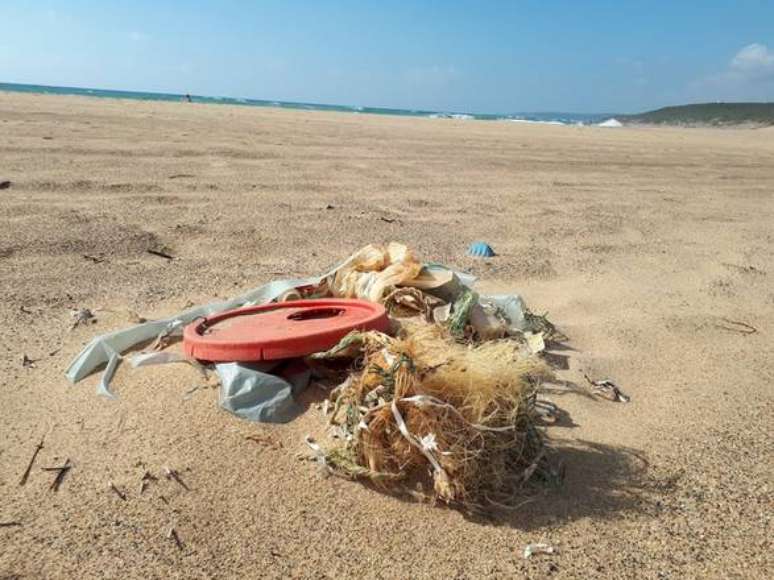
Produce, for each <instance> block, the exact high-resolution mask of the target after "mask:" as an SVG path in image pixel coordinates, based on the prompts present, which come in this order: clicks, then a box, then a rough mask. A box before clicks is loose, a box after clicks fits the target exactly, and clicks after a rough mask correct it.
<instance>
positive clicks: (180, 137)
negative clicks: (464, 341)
mask: <svg viewBox="0 0 774 580" xmlns="http://www.w3.org/2000/svg"><path fill="white" fill-rule="evenodd" d="M0 135H1V137H2V138H1V139H0V155H1V156H0V181H1V180H4V179H8V180H11V182H12V184H11V187H10V188H8V189H4V190H0V281H1V282H2V290H3V300H2V303H1V304H0V316H1V317H2V320H3V324H2V326H0V345H2V347H0V348H2V349H3V356H2V359H0V409H2V411H1V412H2V421H0V498H1V499H0V523H10V522H18V523H19V524H20V525H18V526H4V527H0V577H2V578H16V577H24V578H41V577H43V578H55V577H60V578H61V577H83V578H89V577H122V578H158V577H174V578H178V577H179V578H212V577H221V578H223V577H287V576H293V577H315V578H320V577H361V576H362V577H384V578H409V577H410V578H423V577H447V578H448V577H460V578H472V577H498V578H509V577H530V578H541V577H549V576H550V577H552V578H553V577H556V578H590V577H595V578H607V577H609V578H635V577H638V578H639V577H644V578H764V577H765V576H766V570H767V569H770V568H771V567H772V558H771V541H770V538H771V536H772V525H771V513H772V509H771V508H772V481H771V474H772V472H773V471H774V470H773V469H772V467H773V466H772V436H771V425H772V387H771V385H772V380H774V347H773V346H772V345H773V344H774V341H773V340H772V339H773V338H774V337H773V333H772V327H773V326H774V290H772V288H773V287H774V286H772V276H774V228H772V225H774V199H773V197H774V138H772V137H773V136H774V134H772V133H771V131H766V130H759V131H755V130H731V129H725V130H710V129H691V130H689V129H666V128H659V129H644V128H642V129H640V128H624V129H616V130H612V129H604V128H582V127H556V126H536V125H524V124H516V123H497V122H472V121H459V120H445V119H423V118H398V117H377V116H367V115H355V114H337V113H328V112H311V111H310V112H305V111H281V110H273V109H258V108H248V107H242V108H240V107H231V106H215V105H197V104H184V103H149V102H146V103H144V102H131V101H117V100H116V101H114V100H100V99H88V98H81V97H69V96H68V97H65V96H33V95H14V94H8V93H5V94H0ZM385 218H386V219H387V220H394V221H385ZM392 239H394V240H400V241H403V242H405V243H408V244H410V245H411V246H413V247H415V248H416V249H417V251H418V252H419V253H420V254H421V255H422V256H423V257H424V258H425V259H427V260H434V261H438V262H442V263H446V264H449V265H452V266H456V267H459V268H464V269H469V270H471V271H472V272H474V273H476V274H477V275H479V276H480V277H481V278H482V280H484V288H485V289H488V290H516V291H519V292H521V293H522V294H523V296H524V297H525V298H526V300H527V302H528V303H529V304H530V306H531V307H532V308H533V309H534V310H536V311H545V310H547V311H549V312H550V317H551V319H552V320H553V321H555V322H556V324H557V325H559V327H560V328H561V329H562V330H563V331H564V332H565V333H566V334H567V335H568V336H569V337H570V341H569V343H568V344H567V348H566V349H565V350H562V351H555V352H553V353H552V354H551V358H552V360H553V362H554V363H555V364H557V365H558V366H560V367H563V370H561V371H560V374H561V376H562V379H563V380H565V381H568V382H569V383H571V384H575V385H577V386H578V389H577V390H578V391H579V392H578V393H573V392H570V393H564V394H553V395H550V396H551V398H552V399H553V400H554V401H555V402H556V403H557V404H559V405H560V407H561V408H562V410H563V418H562V420H561V421H560V423H559V424H558V425H557V426H554V427H551V428H549V430H548V433H549V436H550V437H551V440H552V446H553V447H554V448H556V449H557V454H558V455H559V456H560V457H561V458H563V460H564V462H565V465H566V478H565V482H564V485H563V486H562V487H561V488H559V489H550V488H546V489H545V490H544V491H543V492H541V493H540V494H538V495H537V496H535V497H533V498H532V499H533V501H532V502H531V503H528V504H526V505H525V506H524V507H523V508H522V509H521V510H520V511H518V512H516V513H513V514H507V513H504V514H499V515H498V516H497V517H495V518H493V519H480V518H474V517H470V516H466V515H465V514H462V513H460V512H458V511H455V510H450V509H446V508H442V507H433V506H429V505H424V504H418V503H412V502H407V501H402V500H400V499H396V498H393V497H388V496H385V495H383V494H380V493H378V492H376V491H374V490H371V489H368V488H366V487H364V486H362V485H360V484H358V483H353V482H348V481H344V480H341V479H337V478H325V477H324V476H323V475H321V474H320V473H319V472H318V471H317V469H316V468H315V467H314V465H312V464H311V463H308V462H306V461H300V460H299V459H298V458H297V457H296V455H297V454H298V453H299V452H301V453H304V452H305V451H304V449H305V448H304V445H303V436H304V435H305V434H306V433H313V432H316V430H319V429H320V423H321V416H320V412H319V411H318V410H316V409H315V407H314V405H313V404H310V405H309V407H308V410H307V411H306V412H305V413H304V415H302V416H301V417H299V418H298V419H296V420H295V421H293V422H292V423H289V424H286V425H259V424H251V423H247V422H244V421H241V420H239V419H237V418H236V417H234V416H231V415H229V414H228V413H226V412H225V411H221V410H220V409H219V408H218V406H217V404H216V400H217V393H216V391H215V390H214V389H212V388H202V389H198V390H196V391H194V392H193V393H190V394H189V395H188V397H187V398H185V397H184V396H185V395H186V393H187V392H189V391H190V390H191V389H192V388H193V387H195V386H197V385H199V384H201V381H200V379H199V377H198V375H197V373H196V372H195V371H194V370H193V369H191V368H188V367H185V366H179V365H168V366H165V367H164V366H162V367H153V368H147V369H138V370H134V371H132V370H131V369H129V368H125V367H122V368H121V369H120V370H119V373H118V375H117V377H116V380H115V383H114V386H115V389H116V392H117V393H118V394H119V397H120V398H119V399H118V400H117V401H110V400H107V399H105V398H101V397H98V396H96V395H95V388H96V383H97V377H96V376H92V377H90V378H88V379H87V380H85V381H83V382H82V383H79V384H78V385H75V386H72V385H69V384H68V383H67V382H66V381H65V378H64V376H63V372H64V369H65V368H66V366H67V364H68V362H69V361H70V360H71V358H72V357H73V356H74V355H75V354H76V353H77V352H78V351H79V350H80V349H81V347H82V346H83V345H84V344H85V343H86V342H87V341H88V340H89V339H90V338H91V337H92V336H93V335H95V334H97V333H104V332H106V331H109V330H112V329H118V328H122V327H125V326H127V325H129V324H130V323H131V322H133V320H134V318H135V317H136V316H138V315H139V316H143V317H158V316H162V315H167V314H172V313H174V312H177V311H179V310H181V309H182V308H183V307H184V306H185V305H186V304H190V303H200V302H204V301H209V300H212V299H213V298H215V297H228V296H233V295H236V294H238V293H241V292H242V291H244V290H247V289H249V288H253V287H255V286H258V285H260V284H262V283H264V282H266V281H269V280H271V279H276V278H280V277H289V276H296V275H310V274H316V273H319V272H322V271H324V270H325V269H326V268H327V267H329V266H331V265H333V264H335V263H336V262H337V261H338V260H340V259H341V258H343V257H345V256H346V255H348V254H349V253H350V252H351V251H353V250H354V249H357V248H359V247H360V246H362V245H365V244H366V243H369V242H379V241H387V240H392ZM475 239H484V240H486V241H488V242H489V243H491V244H492V246H493V247H494V248H495V249H496V250H497V252H498V253H499V256H498V257H496V258H494V259H491V260H488V261H476V260H473V259H470V258H466V257H465V256H464V250H465V247H466V245H467V244H468V243H469V242H470V241H472V240H475ZM148 249H156V250H162V251H167V252H169V253H170V254H172V255H174V256H176V259H175V260H173V261H168V260H165V259H163V258H159V257H157V256H154V255H151V254H148V253H147V250H148ZM84 256H90V257H91V258H94V259H90V258H86V257H84ZM73 308H90V309H92V310H93V311H94V312H95V313H96V315H97V322H96V324H93V325H89V326H82V327H78V328H76V329H74V330H72V331H71V330H69V329H70V326H71V322H72V319H71V317H70V310H71V309H73ZM723 319H730V320H735V321H742V322H745V323H747V324H750V325H752V326H754V327H755V328H756V329H757V332H756V333H754V334H749V335H746V334H742V333H740V332H735V331H733V330H729V329H728V328H727V327H728V323H725V322H724V321H723ZM23 355H27V356H28V357H29V358H30V359H33V360H35V361H36V362H35V363H34V365H35V366H34V368H24V367H23V365H22V357H23ZM583 372H586V373H588V374H589V375H591V376H594V377H599V378H601V377H607V376H609V377H612V378H614V379H615V380H616V381H617V382H618V384H619V385H620V386H621V388H622V389H623V390H624V392H626V393H627V394H628V395H630V396H631V397H632V402H631V403H630V404H628V405H627V404H620V403H612V402H608V401H604V400H599V399H592V398H589V397H588V396H584V394H583V392H584V390H585V387H584V380H583V374H582V373H583ZM307 402H309V401H307ZM44 434H45V435H46V439H45V446H44V448H43V450H42V451H41V452H40V454H39V456H38V460H37V462H36V466H35V467H34V469H33V471H32V474H31V476H30V479H29V481H28V483H27V484H26V485H25V486H20V485H19V479H20V477H21V475H22V473H23V472H24V469H25V467H26V465H27V463H28V461H29V459H30V456H31V455H32V452H33V451H34V448H35V445H36V444H37V442H38V441H39V440H40V438H41V436H42V435H44ZM251 435H260V436H261V437H262V438H263V439H262V441H263V442H256V441H254V440H250V439H247V438H246V437H247V436H251ZM68 458H69V459H70V461H71V462H72V464H73V465H74V467H73V469H72V470H71V471H70V473H69V474H68V475H67V476H66V478H65V479H64V481H63V483H62V486H61V488H60V490H59V491H58V492H53V491H50V490H49V489H48V488H49V485H50V483H51V481H52V479H53V477H54V474H53V473H51V472H47V471H42V470H41V469H40V467H44V466H56V465H61V463H62V462H64V461H65V459H68ZM163 466H170V467H172V468H174V469H177V470H178V472H179V473H180V475H181V478H182V479H183V481H184V482H185V483H186V484H187V486H188V487H190V491H186V490H185V489H183V488H182V487H181V486H180V485H178V484H176V483H175V482H173V481H169V480H166V479H164V478H163V477H162V468H163ZM146 470H148V471H150V472H151V473H153V474H155V475H156V476H159V477H160V479H159V480H158V481H154V482H151V484H150V486H149V487H148V489H147V490H145V492H144V493H142V494H140V490H139V487H140V481H141V478H142V475H143V473H144V472H145V471H146ZM109 481H112V482H113V483H114V484H115V485H116V487H118V488H119V489H120V490H122V491H123V492H124V493H125V494H126V496H127V497H126V500H122V499H121V498H119V497H118V495H117V494H115V493H113V492H112V491H111V490H110V489H109V488H108V487H107V486H108V482H109ZM170 527H174V528H175V530H176V531H177V533H178V535H179V538H180V540H181V541H182V544H183V545H182V549H179V548H178V547H177V546H176V545H175V542H174V541H173V540H172V539H169V538H167V533H168V530H169V529H170ZM530 542H547V543H550V544H552V545H554V546H556V547H557V549H558V552H557V553H555V554H553V555H538V556H534V557H533V558H531V559H529V560H525V559H524V558H523V556H522V552H523V550H524V547H525V545H526V544H528V543H530Z"/></svg>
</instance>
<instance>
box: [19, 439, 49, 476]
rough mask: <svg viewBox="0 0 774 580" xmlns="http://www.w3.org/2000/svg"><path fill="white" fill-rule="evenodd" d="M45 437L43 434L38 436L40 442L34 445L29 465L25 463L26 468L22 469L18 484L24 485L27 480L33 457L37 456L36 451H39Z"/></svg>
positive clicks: (33, 461) (33, 460)
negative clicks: (22, 472)
mask: <svg viewBox="0 0 774 580" xmlns="http://www.w3.org/2000/svg"><path fill="white" fill-rule="evenodd" d="M45 438H46V436H45V435H43V437H41V438H40V443H38V446H37V447H35V451H34V452H33V454H32V458H31V459H30V463H29V465H27V469H26V470H25V471H24V474H23V475H22V477H21V480H19V485H24V484H25V483H27V480H28V479H29V477H30V471H32V466H33V464H34V463H35V459H36V458H37V457H38V453H40V450H41V449H43V440H44V439H45Z"/></svg>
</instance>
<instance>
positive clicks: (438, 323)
mask: <svg viewBox="0 0 774 580" xmlns="http://www.w3.org/2000/svg"><path fill="white" fill-rule="evenodd" d="M466 282H469V281H468V280H467V279H466V278H465V276H464V275H462V274H459V273H455V272H453V271H450V270H446V269H433V268H432V267H427V266H424V267H423V265H422V264H421V263H420V262H419V261H418V260H417V259H416V257H415V256H414V254H413V253H412V252H411V251H410V250H408V249H407V248H406V247H405V246H402V245H400V244H394V243H393V244H388V245H387V246H385V247H381V246H368V247H366V248H364V249H363V250H361V252H359V253H358V254H355V256H354V259H352V260H350V262H349V264H348V265H347V266H345V267H344V268H342V269H341V270H339V271H338V272H337V273H336V274H335V275H334V276H333V277H332V278H331V279H330V280H329V283H330V288H331V291H332V294H333V295H335V296H341V297H357V298H367V299H369V300H372V301H377V302H381V303H383V304H384V305H385V306H386V307H387V309H388V312H389V315H390V317H391V320H392V323H393V325H392V326H393V328H392V329H391V332H390V334H386V333H381V332H376V331H370V332H352V333H350V334H349V335H347V336H346V337H345V338H344V339H343V340H341V342H340V343H339V344H338V345H336V346H335V347H334V348H332V349H330V350H328V351H327V352H322V353H317V354H314V355H312V356H311V357H309V363H310V364H312V365H313V366H314V369H315V371H317V373H318V374H321V375H326V374H327V375H328V376H331V375H332V373H334V371H335V369H342V368H343V369H345V372H344V374H345V375H346V378H345V379H344V380H343V382H341V384H339V385H338V386H336V387H335V388H334V389H333V390H332V391H331V393H330V397H329V401H328V402H326V405H325V409H326V411H328V420H329V423H330V425H331V428H330V429H329V434H330V440H329V441H328V442H324V443H322V445H321V444H320V443H319V442H317V441H314V440H313V439H311V438H308V439H307V443H308V445H309V446H310V447H311V448H312V450H313V452H314V456H315V458H316V459H317V461H318V462H319V463H320V464H321V465H322V466H324V468H325V469H326V470H328V471H330V472H332V473H335V474H338V475H342V476H345V477H349V478H353V479H363V480H368V481H370V482H372V483H373V484H375V485H376V486H378V487H380V488H382V489H384V490H387V491H395V492H402V493H408V494H411V495H414V496H418V497H421V498H427V499H431V500H439V501H442V502H445V503H449V504H454V505H461V506H465V507H469V508H476V507H485V506H501V507H502V506H506V507H508V506H512V505H513V502H514V499H515V497H516V495H515V492H517V491H518V490H519V489H520V488H522V487H523V486H524V485H525V484H526V482H527V481H528V480H530V478H531V477H532V476H533V475H534V474H535V473H536V472H539V471H541V470H543V469H544V468H545V467H546V466H545V465H544V462H543V460H544V447H543V437H542V435H541V432H540V431H539V429H538V428H537V427H536V423H537V422H538V421H537V418H538V409H537V407H536V399H537V391H538V388H539V386H540V384H541V382H542V381H544V380H546V379H550V378H551V371H550V368H549V367H548V365H547V364H546V363H545V362H544V361H543V360H542V358H541V357H540V356H539V352H540V351H541V350H542V349H543V345H544V339H545V338H549V337H547V336H546V335H547V334H550V333H552V332H553V327H552V326H551V325H550V323H548V321H547V320H546V319H545V317H542V316H535V315H532V314H531V313H530V312H529V311H528V310H527V309H526V308H525V307H524V306H523V303H522V302H521V300H520V299H519V298H518V297H516V296H498V297H480V296H479V295H478V294H477V293H476V292H475V291H473V289H472V288H471V287H470V286H469V283H466Z"/></svg>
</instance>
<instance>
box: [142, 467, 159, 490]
mask: <svg viewBox="0 0 774 580" xmlns="http://www.w3.org/2000/svg"><path fill="white" fill-rule="evenodd" d="M151 481H158V478H157V477H156V476H155V475H153V474H152V473H151V472H150V471H146V472H145V473H143V474H142V481H140V495H142V493H143V492H144V491H145V490H146V489H147V488H148V486H149V485H150V482H151Z"/></svg>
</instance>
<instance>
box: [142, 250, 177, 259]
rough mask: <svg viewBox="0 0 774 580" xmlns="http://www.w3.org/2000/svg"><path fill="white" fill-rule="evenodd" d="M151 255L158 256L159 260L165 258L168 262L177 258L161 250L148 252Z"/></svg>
mask: <svg viewBox="0 0 774 580" xmlns="http://www.w3.org/2000/svg"><path fill="white" fill-rule="evenodd" d="M148 253H149V254H153V255H154V256H158V257H159V258H165V259H167V260H174V259H175V257H174V256H173V255H171V254H167V253H166V252H160V251H159V250H148Z"/></svg>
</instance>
